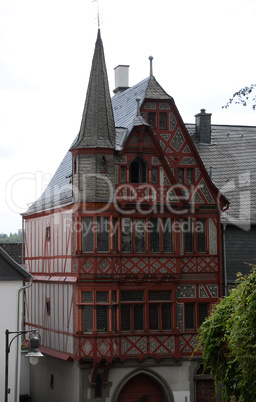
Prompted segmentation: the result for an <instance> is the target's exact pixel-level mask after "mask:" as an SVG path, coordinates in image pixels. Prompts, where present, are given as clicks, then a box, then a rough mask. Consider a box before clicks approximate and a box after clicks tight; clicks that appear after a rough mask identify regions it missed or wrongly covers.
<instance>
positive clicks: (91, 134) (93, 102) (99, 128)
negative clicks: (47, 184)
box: [71, 29, 115, 150]
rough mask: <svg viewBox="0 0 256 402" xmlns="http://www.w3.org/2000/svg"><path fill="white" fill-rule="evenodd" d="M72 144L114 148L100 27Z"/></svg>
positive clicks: (112, 118)
mask: <svg viewBox="0 0 256 402" xmlns="http://www.w3.org/2000/svg"><path fill="white" fill-rule="evenodd" d="M75 148H112V149H114V148H115V123H114V116H113V110H112V103H111V98H110V92H109V85H108V76H107V69H106V63H105V57H104V49H103V44H102V40H101V36H100V29H99V30H98V36H97V40H96V44H95V50H94V56H93V60H92V68H91V74H90V79H89V84H88V89H87V94H86V100H85V106H84V111H83V116H82V122H81V127H80V132H79V135H78V139H77V141H76V143H75V144H74V145H73V146H72V148H71V150H72V149H75Z"/></svg>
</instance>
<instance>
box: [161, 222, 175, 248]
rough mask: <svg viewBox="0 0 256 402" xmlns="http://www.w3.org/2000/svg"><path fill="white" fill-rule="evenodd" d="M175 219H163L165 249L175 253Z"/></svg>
mask: <svg viewBox="0 0 256 402" xmlns="http://www.w3.org/2000/svg"><path fill="white" fill-rule="evenodd" d="M172 223H173V220H172V219H171V218H164V219H163V251H164V253H173V230H172Z"/></svg>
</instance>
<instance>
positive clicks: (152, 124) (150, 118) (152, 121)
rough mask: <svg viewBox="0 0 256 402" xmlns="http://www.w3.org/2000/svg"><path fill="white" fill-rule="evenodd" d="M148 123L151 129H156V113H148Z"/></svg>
mask: <svg viewBox="0 0 256 402" xmlns="http://www.w3.org/2000/svg"><path fill="white" fill-rule="evenodd" d="M148 123H149V125H150V127H151V128H153V129H154V128H156V113H155V112H149V113H148Z"/></svg>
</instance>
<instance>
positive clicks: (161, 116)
mask: <svg viewBox="0 0 256 402" xmlns="http://www.w3.org/2000/svg"><path fill="white" fill-rule="evenodd" d="M159 128H160V129H161V130H166V113H164V112H160V113H159Z"/></svg>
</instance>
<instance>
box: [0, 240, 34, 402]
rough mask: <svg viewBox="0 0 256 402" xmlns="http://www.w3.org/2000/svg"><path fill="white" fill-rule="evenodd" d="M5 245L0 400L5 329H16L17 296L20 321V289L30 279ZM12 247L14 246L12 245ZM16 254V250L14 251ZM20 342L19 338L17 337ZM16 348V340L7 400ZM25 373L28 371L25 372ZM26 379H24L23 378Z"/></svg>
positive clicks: (0, 265)
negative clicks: (6, 249)
mask: <svg viewBox="0 0 256 402" xmlns="http://www.w3.org/2000/svg"><path fill="white" fill-rule="evenodd" d="M4 248H7V247H2V245H1V247H0V305H1V323H0V334H1V350H0V361H1V365H0V390H1V398H0V399H1V400H4V392H5V348H6V345H5V331H6V329H8V330H9V331H17V322H18V303H17V300H18V299H17V296H18V295H19V297H20V313H19V320H20V322H22V313H23V315H24V311H23V308H22V302H24V300H23V292H24V290H20V291H19V292H18V290H19V289H21V288H22V287H23V286H24V283H25V281H26V280H28V279H29V280H30V279H31V275H30V274H29V273H28V272H27V271H25V269H23V268H22V267H21V266H20V265H19V264H18V263H17V262H16V261H14V259H13V258H11V257H10V255H9V254H7V252H6V251H5V250H4ZM12 249H14V247H12ZM15 254H16V252H15ZM12 337H13V335H10V338H9V341H11V340H12ZM17 339H18V342H19V343H20V338H17ZM16 350H17V342H16V341H14V342H13V343H12V347H11V348H10V353H9V378H8V388H9V389H10V394H9V395H8V401H9V402H14V401H15V375H16ZM27 375H29V374H28V372H27ZM24 381H26V379H24Z"/></svg>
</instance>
